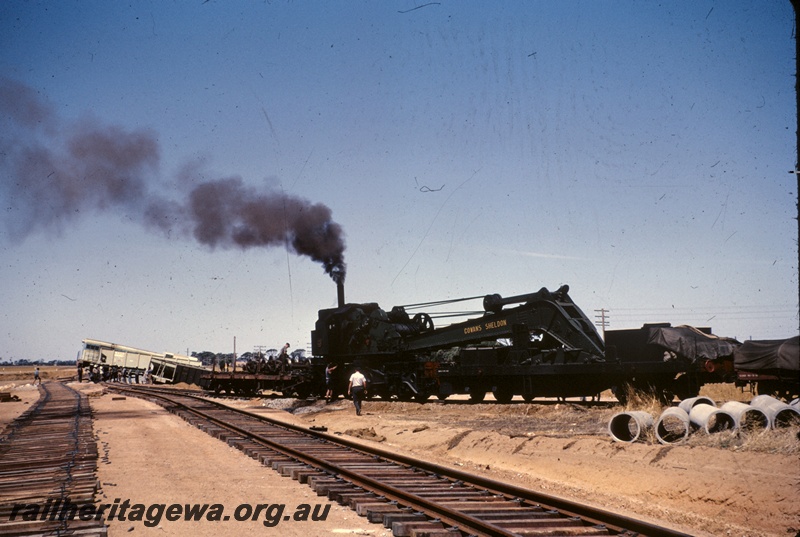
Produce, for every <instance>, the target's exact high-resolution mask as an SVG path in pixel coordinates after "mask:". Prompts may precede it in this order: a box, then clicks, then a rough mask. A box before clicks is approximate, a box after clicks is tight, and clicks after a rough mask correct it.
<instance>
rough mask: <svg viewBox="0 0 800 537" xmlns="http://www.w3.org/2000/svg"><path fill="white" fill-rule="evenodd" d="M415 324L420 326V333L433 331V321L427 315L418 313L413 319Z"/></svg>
mask: <svg viewBox="0 0 800 537" xmlns="http://www.w3.org/2000/svg"><path fill="white" fill-rule="evenodd" d="M412 321H414V324H415V325H417V326H419V330H420V332H430V331H431V330H433V319H431V316H430V315H428V314H427V313H417V314H416V315H414V318H413V319H412Z"/></svg>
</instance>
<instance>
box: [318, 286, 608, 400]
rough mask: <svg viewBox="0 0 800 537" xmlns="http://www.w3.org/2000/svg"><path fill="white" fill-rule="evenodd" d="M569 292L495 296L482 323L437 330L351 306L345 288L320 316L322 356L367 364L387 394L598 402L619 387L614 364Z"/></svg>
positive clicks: (397, 311)
mask: <svg viewBox="0 0 800 537" xmlns="http://www.w3.org/2000/svg"><path fill="white" fill-rule="evenodd" d="M568 293H569V287H568V286H566V285H564V286H562V287H560V288H559V289H558V290H556V291H554V292H551V291H548V290H547V289H546V288H542V289H540V290H539V291H537V292H535V293H530V294H525V295H518V296H513V297H509V298H503V297H501V296H500V295H496V294H492V295H487V296H485V297H484V299H483V308H484V312H483V315H482V316H480V317H477V318H473V319H470V320H467V321H464V322H460V323H455V324H451V325H448V326H445V327H442V328H435V327H434V324H433V320H432V318H431V316H430V315H429V314H427V313H417V314H416V315H414V316H413V317H411V316H410V315H409V314H408V313H407V311H406V308H405V307H403V306H396V307H394V308H392V309H391V310H390V311H388V312H387V311H385V310H383V309H381V308H380V307H379V306H378V305H377V304H375V303H367V304H345V303H344V300H343V296H344V293H343V291H342V290H341V288H340V290H339V298H340V304H339V307H338V308H333V309H327V310H320V312H319V319H318V321H317V324H316V327H315V330H314V332H313V333H312V352H313V353H314V355H315V356H323V357H325V358H326V359H327V360H328V361H334V362H337V363H339V364H343V365H345V366H347V365H349V364H354V363H358V364H359V365H361V366H362V367H363V368H365V369H366V370H367V375H368V377H369V378H370V385H371V387H372V388H371V391H372V392H373V393H376V392H377V394H379V395H381V396H397V397H399V398H401V399H410V398H416V399H417V400H425V399H427V398H428V397H429V396H430V395H437V396H439V397H440V398H442V397H447V396H448V395H451V394H455V393H467V394H469V395H470V397H471V398H472V399H473V400H476V401H478V400H482V399H483V397H484V395H485V394H486V392H487V391H492V392H493V393H494V395H495V398H496V399H498V400H510V399H511V398H512V397H513V396H514V395H522V396H523V397H524V398H526V399H530V398H533V397H535V396H537V395H538V396H543V395H558V396H567V395H594V394H596V393H599V392H600V391H602V390H603V389H606V388H608V387H610V386H606V385H605V384H604V383H603V382H602V381H601V380H600V377H602V376H603V375H602V373H603V372H604V370H605V369H606V368H607V367H608V364H606V362H605V360H604V344H603V341H602V339H601V338H600V335H599V334H598V333H597V331H596V329H595V327H594V325H593V324H592V322H591V321H590V320H589V319H588V318H587V317H586V315H585V314H584V313H583V312H582V311H581V309H580V308H579V307H578V306H577V305H576V304H575V303H574V302H573V301H572V299H571V298H570V296H569V294H568ZM508 306H512V307H508ZM565 371H568V372H570V373H571V374H570V375H569V376H568V377H569V378H568V379H567V378H566V377H564V375H563V374H564V373H565Z"/></svg>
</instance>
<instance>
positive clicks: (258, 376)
mask: <svg viewBox="0 0 800 537" xmlns="http://www.w3.org/2000/svg"><path fill="white" fill-rule="evenodd" d="M321 364H322V362H321V360H319V359H313V358H312V359H311V360H304V361H303V362H300V363H297V362H290V363H288V364H286V366H285V367H284V368H283V369H280V370H277V371H274V372H251V371H247V370H244V371H206V372H204V373H203V374H202V375H201V378H200V382H199V385H200V386H202V387H203V389H205V390H208V391H212V392H214V393H217V394H219V393H225V394H238V395H253V394H257V393H259V392H266V391H270V392H275V393H280V394H282V395H283V396H284V397H298V398H300V399H305V398H306V397H309V396H315V397H319V396H323V395H324V394H325V370H324V367H323V366H321Z"/></svg>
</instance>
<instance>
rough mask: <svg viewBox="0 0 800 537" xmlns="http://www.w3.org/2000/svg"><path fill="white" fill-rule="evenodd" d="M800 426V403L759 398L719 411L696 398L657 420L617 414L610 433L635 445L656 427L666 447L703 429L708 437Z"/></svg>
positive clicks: (639, 414)
mask: <svg viewBox="0 0 800 537" xmlns="http://www.w3.org/2000/svg"><path fill="white" fill-rule="evenodd" d="M793 423H800V402H795V401H793V402H792V404H791V405H787V404H786V403H784V402H782V401H779V400H778V399H775V398H774V397H770V396H768V395H759V396H757V397H755V398H754V399H753V400H752V401H751V403H750V404H749V405H748V404H745V403H739V402H737V401H730V402H727V403H725V404H724V405H722V407H721V408H717V406H716V404H715V403H714V401H713V400H711V399H710V398H708V397H692V398H690V399H685V400H683V401H681V402H680V404H679V405H678V406H677V407H670V408H668V409H666V410H664V412H662V413H661V416H660V417H659V418H658V420H654V419H653V416H652V415H651V414H650V413H649V412H643V411H629V412H619V413H617V414H615V415H614V416H613V417H612V418H611V421H610V422H609V424H608V432H609V434H610V435H611V437H612V438H613V439H614V440H615V441H617V442H628V443H633V442H636V441H637V440H643V439H644V436H645V433H646V431H647V430H649V429H650V428H651V427H653V429H654V432H655V436H656V439H658V441H659V442H660V443H662V444H675V443H680V442H684V441H685V440H686V439H688V438H689V434H690V433H692V432H693V431H696V430H698V429H702V430H703V431H705V432H706V433H707V434H713V433H718V432H722V431H729V430H750V431H752V430H767V429H769V428H775V427H786V426H789V425H791V424H793Z"/></svg>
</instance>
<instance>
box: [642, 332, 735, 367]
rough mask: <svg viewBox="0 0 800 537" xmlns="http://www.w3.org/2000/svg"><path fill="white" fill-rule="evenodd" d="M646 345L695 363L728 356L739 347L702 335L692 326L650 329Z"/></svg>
mask: <svg viewBox="0 0 800 537" xmlns="http://www.w3.org/2000/svg"><path fill="white" fill-rule="evenodd" d="M647 343H648V344H652V345H658V346H660V347H663V348H664V349H665V350H667V351H670V352H672V353H675V354H676V355H677V357H679V358H683V359H685V360H689V361H690V362H696V361H697V360H698V359H700V360H716V359H717V358H722V357H724V356H730V355H732V354H733V352H734V351H735V350H736V348H737V347H738V346H739V345H741V343H739V342H738V341H736V340H735V339H732V338H722V337H718V336H715V335H713V334H704V333H703V332H701V331H700V330H698V329H697V328H695V327H693V326H670V327H662V328H653V329H651V332H650V336H649V337H648V338H647Z"/></svg>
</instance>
